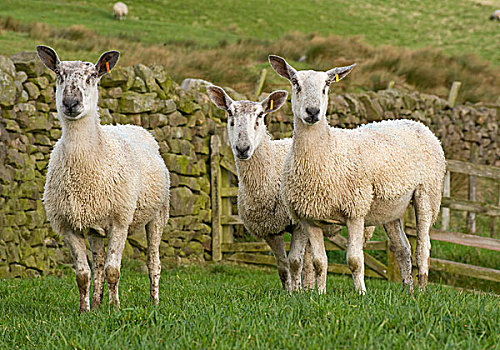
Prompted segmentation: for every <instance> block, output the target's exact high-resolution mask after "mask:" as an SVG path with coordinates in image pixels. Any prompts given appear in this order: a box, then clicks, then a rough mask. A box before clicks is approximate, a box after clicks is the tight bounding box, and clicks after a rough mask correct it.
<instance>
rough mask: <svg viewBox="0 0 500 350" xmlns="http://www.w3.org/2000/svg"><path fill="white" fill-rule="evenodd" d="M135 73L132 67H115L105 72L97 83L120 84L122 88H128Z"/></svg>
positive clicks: (104, 84)
mask: <svg viewBox="0 0 500 350" xmlns="http://www.w3.org/2000/svg"><path fill="white" fill-rule="evenodd" d="M134 79H135V73H134V68H133V67H115V68H113V70H112V71H111V73H109V74H105V75H104V76H103V77H102V78H101V81H100V82H99V85H100V86H102V87H116V86H120V87H121V88H122V89H124V90H128V89H130V88H131V87H132V84H133V83H134Z"/></svg>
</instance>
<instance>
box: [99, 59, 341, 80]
mask: <svg viewBox="0 0 500 350" xmlns="http://www.w3.org/2000/svg"><path fill="white" fill-rule="evenodd" d="M106 70H107V71H108V73H111V70H110V69H109V62H106ZM337 81H338V80H337Z"/></svg>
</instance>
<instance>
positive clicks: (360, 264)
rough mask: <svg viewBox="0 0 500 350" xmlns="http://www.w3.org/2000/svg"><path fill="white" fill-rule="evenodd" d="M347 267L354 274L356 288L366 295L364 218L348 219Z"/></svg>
mask: <svg viewBox="0 0 500 350" xmlns="http://www.w3.org/2000/svg"><path fill="white" fill-rule="evenodd" d="M346 224H347V237H348V239H347V249H346V250H347V252H346V257H347V265H348V266H349V269H350V270H351V273H352V278H353V280H354V287H355V288H356V290H357V291H358V292H359V293H360V294H366V287H365V261H364V260H365V259H364V255H363V232H364V218H355V219H348V220H347V222H346Z"/></svg>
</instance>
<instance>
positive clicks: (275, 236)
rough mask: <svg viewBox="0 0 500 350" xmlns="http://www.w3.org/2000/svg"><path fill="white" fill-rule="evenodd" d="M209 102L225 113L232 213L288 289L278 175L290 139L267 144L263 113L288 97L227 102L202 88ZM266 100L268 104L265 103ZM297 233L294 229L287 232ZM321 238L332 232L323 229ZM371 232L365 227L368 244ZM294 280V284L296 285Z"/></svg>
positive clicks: (286, 222)
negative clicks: (263, 248)
mask: <svg viewBox="0 0 500 350" xmlns="http://www.w3.org/2000/svg"><path fill="white" fill-rule="evenodd" d="M207 93H208V96H209V98H210V100H211V101H212V102H213V103H214V104H215V105H216V106H217V107H218V108H220V109H222V110H224V111H226V112H227V114H228V119H229V120H228V124H227V130H228V136H229V142H230V145H231V150H232V151H233V155H234V159H235V163H236V169H237V173H238V181H239V184H238V212H239V215H240V217H241V220H242V221H243V223H244V225H245V227H246V228H247V230H248V231H249V232H250V233H251V234H253V235H254V236H255V237H257V238H261V239H264V240H265V241H266V242H267V243H268V244H269V246H270V247H271V250H272V251H273V254H274V257H275V258H276V263H277V265H278V273H279V276H280V279H281V283H282V287H283V289H285V290H287V291H290V290H291V280H290V272H289V265H288V259H287V256H286V251H285V244H284V241H283V233H284V231H285V230H286V228H287V227H289V226H290V225H291V224H292V222H291V218H290V217H289V215H288V212H287V209H286V207H285V206H284V205H283V202H282V200H281V197H280V192H279V189H280V184H281V173H282V168H283V162H284V160H285V156H286V154H287V153H288V151H289V150H290V147H291V145H292V139H290V138H286V139H283V140H271V137H270V135H269V134H268V132H267V129H266V125H265V123H264V117H265V115H266V114H268V113H271V112H273V111H276V110H278V109H279V108H280V107H281V106H282V105H283V104H284V103H285V102H286V99H287V96H288V93H287V92H286V91H282V90H279V91H274V92H272V93H271V94H270V95H269V96H268V97H267V98H266V99H265V100H264V101H262V102H251V101H245V100H243V101H233V99H231V97H229V95H228V94H227V93H226V92H225V91H224V89H222V88H220V87H218V86H215V85H210V86H208V87H207ZM271 101H272V102H271ZM293 229H294V230H296V229H298V228H297V227H294V228H293ZM324 229H325V230H328V232H327V234H332V233H334V232H335V233H336V232H337V230H336V227H334V226H326V227H325V228H324ZM373 229H374V228H367V230H366V234H365V240H369V239H370V237H371V234H372V233H373ZM309 253H310V246H309V244H307V246H306V257H305V264H304V270H303V271H302V272H303V280H302V282H303V284H304V287H306V288H308V289H313V288H314V283H315V281H314V267H313V266H312V261H311V259H309V255H310V254H309ZM300 283H301V280H300V276H299V280H298V281H296V284H300Z"/></svg>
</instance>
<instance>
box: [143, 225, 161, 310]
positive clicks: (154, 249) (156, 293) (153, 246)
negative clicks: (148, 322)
mask: <svg viewBox="0 0 500 350" xmlns="http://www.w3.org/2000/svg"><path fill="white" fill-rule="evenodd" d="M160 221H161V220H160V218H158V217H157V218H155V219H154V220H153V221H151V222H150V223H148V224H147V225H146V237H147V240H148V262H147V264H148V272H149V294H150V297H151V301H152V302H153V304H155V305H158V303H159V302H160V276H161V263H160V243H161V235H162V232H163V227H162V226H161V224H160Z"/></svg>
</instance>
